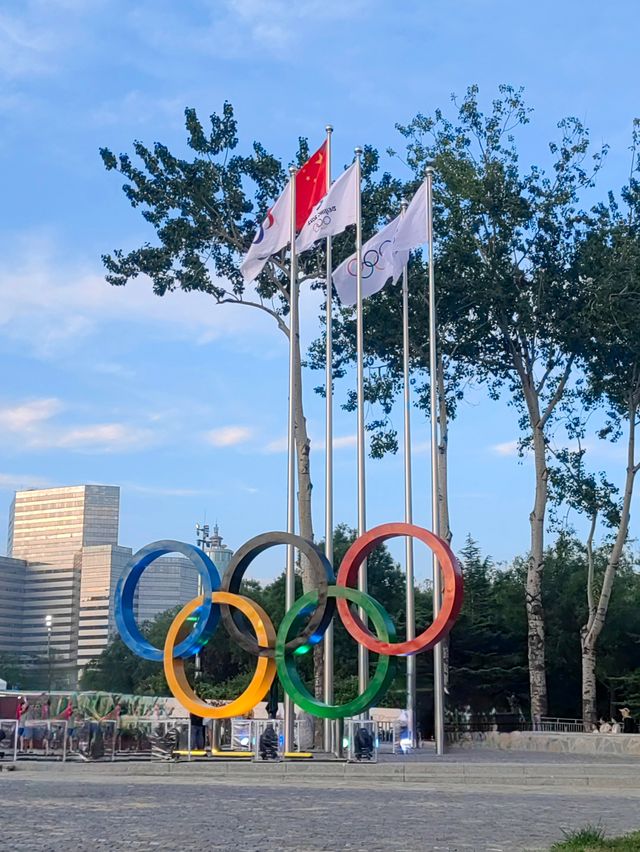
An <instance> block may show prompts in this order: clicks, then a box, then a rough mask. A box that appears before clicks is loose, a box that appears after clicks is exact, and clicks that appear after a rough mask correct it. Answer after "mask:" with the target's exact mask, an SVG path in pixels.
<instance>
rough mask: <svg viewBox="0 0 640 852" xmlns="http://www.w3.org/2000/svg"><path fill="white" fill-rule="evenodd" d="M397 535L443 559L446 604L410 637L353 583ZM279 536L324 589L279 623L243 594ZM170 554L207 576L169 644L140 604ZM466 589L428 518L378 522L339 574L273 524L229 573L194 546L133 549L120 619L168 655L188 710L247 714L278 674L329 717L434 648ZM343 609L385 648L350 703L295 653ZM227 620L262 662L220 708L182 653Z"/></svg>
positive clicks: (362, 700) (149, 654) (132, 644)
mask: <svg viewBox="0 0 640 852" xmlns="http://www.w3.org/2000/svg"><path fill="white" fill-rule="evenodd" d="M397 536H410V537H412V538H416V539H418V540H420V541H422V542H423V543H424V544H426V545H427V547H429V548H431V549H432V550H433V552H434V554H435V555H436V557H437V558H438V562H439V564H440V570H441V572H442V578H443V589H444V592H443V598H442V606H441V609H440V612H439V614H438V616H437V618H436V619H435V621H434V622H433V624H431V625H430V626H429V627H427V628H426V629H425V630H424V631H423V632H422V633H420V635H419V636H416V637H415V639H408V640H406V641H405V642H397V641H396V632H395V627H394V625H393V622H392V620H391V618H390V617H389V615H388V613H387V612H386V610H385V609H384V607H383V606H382V605H381V604H380V603H379V602H378V601H376V600H375V599H374V598H372V597H371V596H370V595H368V594H366V593H365V592H362V591H359V590H358V589H356V588H354V586H355V584H356V583H357V576H358V569H359V568H360V566H361V565H362V563H363V562H364V560H365V559H366V558H367V557H368V556H369V554H370V553H371V552H372V551H373V550H374V549H375V548H376V547H377V546H378V545H380V544H382V543H383V542H384V541H387V540H388V539H390V538H395V537H397ZM281 544H285V545H293V546H294V547H295V548H297V549H299V550H300V551H301V552H302V553H304V555H305V556H306V558H307V559H308V562H309V565H310V567H311V573H312V575H313V580H314V584H315V586H316V588H315V589H313V590H312V591H310V592H307V593H306V594H304V595H302V597H300V598H298V599H297V600H296V601H295V603H294V604H293V606H292V607H291V609H290V610H289V611H288V612H286V613H285V616H284V618H283V620H282V623H281V624H280V626H279V628H278V630H276V629H275V627H274V625H273V623H272V621H271V619H270V618H269V616H268V615H267V613H266V612H265V611H264V610H263V609H262V607H260V606H259V605H258V604H257V603H255V601H252V600H251V599H250V598H248V597H246V596H245V595H242V594H240V584H241V582H242V578H243V577H244V574H245V572H246V571H247V568H248V567H249V565H250V564H251V563H252V562H253V560H254V559H255V558H256V556H258V554H260V553H262V552H263V551H264V550H267V549H268V548H270V547H275V546H276V545H281ZM167 553H181V554H182V555H183V556H186V557H187V558H188V559H189V560H190V561H191V563H192V564H193V566H194V567H195V568H196V569H197V571H198V572H199V574H200V576H201V578H202V589H203V594H202V595H200V596H199V597H196V598H194V599H193V600H191V601H189V603H187V604H186V605H185V606H184V607H183V608H182V609H181V610H180V612H179V613H178V614H177V615H176V617H175V619H174V620H173V622H172V624H171V626H170V628H169V631H168V633H167V636H166V639H165V643H164V648H163V649H161V648H156V647H154V646H153V645H151V644H150V643H149V641H148V640H147V639H146V638H145V637H144V636H143V634H142V633H141V631H140V629H139V628H138V626H137V624H136V621H135V614H134V603H135V595H136V588H137V585H138V582H139V580H140V577H141V576H142V573H143V571H144V570H145V568H147V567H148V566H149V565H150V564H151V563H152V562H154V561H155V560H156V559H158V558H159V557H160V556H163V555H165V554H167ZM462 598H463V586H462V571H461V568H460V565H459V564H458V561H457V559H456V557H455V556H454V554H453V552H452V551H451V549H450V547H449V545H448V544H447V543H446V542H445V541H444V540H443V539H441V538H439V537H438V536H436V535H434V534H433V533H431V532H429V531H428V530H426V529H423V528H422V527H418V526H415V525H414V524H406V523H393V524H382V525H381V526H378V527H375V528H373V529H371V530H369V531H368V532H366V533H365V534H364V535H362V536H360V537H359V538H358V539H356V541H354V543H353V544H352V545H351V547H350V548H349V550H348V551H347V553H346V554H345V556H344V559H343V560H342V564H341V565H340V568H339V570H338V576H337V578H336V577H335V576H334V572H333V568H332V567H331V564H330V563H329V561H328V560H327V558H326V557H325V556H324V554H323V553H322V552H321V551H320V550H319V549H318V548H317V547H316V545H315V544H313V543H312V542H310V541H307V540H306V539H304V538H301V537H300V536H298V535H293V534H291V533H284V532H271V533H265V534H263V535H259V536H256V537H255V538H252V539H251V540H250V541H248V542H246V544H244V545H242V547H241V548H240V549H239V550H237V551H236V553H235V554H234V555H233V558H232V560H231V562H230V563H229V566H228V568H227V570H226V572H225V574H224V577H223V578H220V574H219V572H218V569H217V568H216V566H215V565H214V563H213V562H212V560H211V559H210V558H209V556H207V554H206V553H204V552H203V551H202V550H200V549H199V548H197V547H195V546H194V545H191V544H184V543H182V542H178V541H157V542H154V543H153V544H149V545H147V546H146V547H144V548H142V550H139V551H138V552H137V553H136V554H134V555H133V556H132V557H131V559H130V560H129V562H128V563H127V565H126V566H125V568H124V571H123V573H122V575H121V577H120V579H119V580H118V584H117V587H116V592H115V619H116V625H117V627H118V630H119V632H120V636H121V637H122V640H123V641H124V643H125V644H126V645H127V646H128V647H129V648H130V649H131V650H132V651H133V652H134V653H136V654H137V655H138V656H140V657H143V658H144V659H145V660H155V661H162V662H163V665H164V672H165V676H166V678H167V683H168V684H169V688H170V689H171V692H172V693H173V695H174V697H175V698H177V699H178V701H179V702H180V703H181V704H182V705H183V707H185V708H186V709H187V710H188V711H189V712H190V713H195V714H197V715H199V716H202V717H207V718H213V719H227V718H231V717H232V716H241V715H245V714H246V713H248V712H249V711H251V710H252V709H253V708H254V707H255V706H256V704H258V703H259V702H260V701H262V700H263V699H264V698H265V696H266V695H267V693H268V691H269V689H270V687H271V685H272V683H273V681H274V680H275V678H276V675H277V676H278V678H279V679H280V683H281V684H282V686H283V688H284V690H285V692H286V693H287V694H288V695H289V696H290V697H291V699H292V700H293V701H294V703H295V704H297V705H298V706H299V707H301V708H302V709H303V710H305V711H307V712H308V713H311V714H312V715H314V716H319V717H321V718H325V719H340V718H344V717H347V716H356V715H358V714H359V713H362V712H364V711H365V710H366V709H367V708H369V707H371V706H372V705H373V704H374V703H375V702H376V701H377V700H379V699H380V698H381V697H382V695H383V694H384V693H385V691H386V690H387V688H388V686H389V684H390V683H391V681H392V680H393V677H394V675H395V659H396V657H403V656H404V657H406V656H410V655H413V654H418V653H421V652H423V651H427V650H429V649H431V648H433V647H434V645H436V644H437V643H438V642H440V641H441V640H442V639H444V637H445V636H446V635H447V634H448V633H449V631H450V630H451V628H452V627H453V625H454V623H455V621H456V618H457V616H458V613H459V612H460V608H461V607H462ZM357 609H360V610H362V611H363V612H364V613H365V614H366V616H367V618H368V619H369V620H370V621H371V624H372V627H373V631H374V632H372V631H371V630H370V629H369V628H368V627H367V626H366V624H365V623H364V622H363V621H362V619H361V618H360V616H359V615H358V614H357ZM336 612H337V613H338V616H339V618H340V620H341V621H342V623H343V625H344V627H345V628H346V630H347V632H348V633H349V635H350V636H351V637H352V638H353V639H355V641H356V642H358V643H359V644H361V645H364V646H365V647H366V648H368V649H369V650H370V651H373V652H374V653H376V654H378V655H379V657H378V661H377V665H376V669H375V672H374V674H373V677H372V678H371V680H370V682H369V685H368V686H367V688H366V689H365V691H364V692H363V693H362V694H361V695H358V696H357V697H356V698H354V699H353V700H352V701H349V702H347V703H346V704H342V705H335V704H325V703H324V702H323V701H319V700H318V699H316V698H315V697H314V696H313V695H312V694H311V693H310V692H309V690H308V689H307V687H306V686H305V685H304V683H303V682H302V679H301V677H300V675H299V673H298V670H297V667H296V656H297V655H300V654H302V653H304V652H306V651H308V650H310V649H311V648H312V647H313V646H314V645H316V644H317V643H318V642H320V641H321V640H322V637H323V636H324V633H325V631H326V630H327V627H328V626H329V624H330V623H331V621H332V619H333V617H334V615H335V613H336ZM196 614H197V617H196V620H195V624H193V625H192V622H193V617H194V615H196ZM220 622H222V625H223V626H224V628H225V629H226V630H227V632H228V633H229V635H230V636H231V638H232V639H234V640H235V641H236V642H237V643H238V644H239V645H240V646H241V647H242V648H244V649H245V650H246V651H248V652H249V653H250V654H252V655H253V656H255V657H256V670H255V673H254V675H253V678H252V679H251V682H250V684H249V686H248V687H247V689H246V690H245V691H244V692H243V693H242V694H241V695H239V696H238V697H237V698H235V699H233V700H232V701H231V702H230V703H228V704H226V705H224V706H222V707H212V706H211V705H210V704H207V703H205V702H204V701H202V700H201V699H200V698H198V696H197V695H196V693H195V692H194V690H193V688H192V687H191V685H190V684H189V682H188V680H187V676H186V673H185V667H184V661H185V659H187V658H188V657H191V656H194V655H195V654H197V653H198V652H199V651H201V650H202V648H203V647H204V646H205V645H206V644H207V642H208V641H209V640H210V639H211V637H212V636H213V634H214V633H215V631H216V629H217V628H218V626H219V624H220ZM247 622H248V624H247ZM249 625H250V627H249Z"/></svg>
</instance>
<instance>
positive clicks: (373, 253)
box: [333, 216, 409, 305]
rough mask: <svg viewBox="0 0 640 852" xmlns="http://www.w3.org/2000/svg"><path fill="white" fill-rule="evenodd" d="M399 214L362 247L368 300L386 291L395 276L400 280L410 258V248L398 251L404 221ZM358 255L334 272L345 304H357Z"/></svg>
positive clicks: (364, 296)
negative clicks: (396, 240) (396, 243)
mask: <svg viewBox="0 0 640 852" xmlns="http://www.w3.org/2000/svg"><path fill="white" fill-rule="evenodd" d="M401 221H402V219H401V217H400V216H397V217H396V218H395V219H394V220H393V221H392V222H389V224H388V225H385V226H384V228H383V229H382V230H381V231H378V233H377V234H374V236H373V237H371V239H370V240H368V241H367V242H366V243H365V244H364V245H363V246H362V297H363V298H364V299H366V298H367V297H368V296H372V295H373V294H374V293H377V292H378V290H382V288H383V287H384V285H385V284H386V283H387V281H388V280H389V279H390V278H391V279H392V280H393V281H396V280H397V278H398V277H399V276H400V274H401V273H402V267H403V266H404V265H405V263H406V262H407V260H408V259H409V252H408V251H401V252H399V251H394V250H393V239H394V236H395V235H396V232H397V229H398V227H399V224H400V222H401ZM356 274H357V265H356V256H355V254H352V255H351V257H350V258H348V259H347V260H345V261H343V262H342V263H341V264H340V266H339V267H338V268H337V269H336V271H335V272H334V273H333V283H334V284H335V285H336V290H337V291H338V295H339V296H340V301H341V302H342V304H343V305H355V303H356Z"/></svg>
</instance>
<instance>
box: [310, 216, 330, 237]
mask: <svg viewBox="0 0 640 852" xmlns="http://www.w3.org/2000/svg"><path fill="white" fill-rule="evenodd" d="M330 224H331V216H326V215H325V216H323V217H322V218H318V219H316V221H315V222H314V223H313V230H314V231H315V232H316V233H317V232H318V231H319V230H320V229H321V228H326V227H327V225H330Z"/></svg>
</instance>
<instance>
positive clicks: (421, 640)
mask: <svg viewBox="0 0 640 852" xmlns="http://www.w3.org/2000/svg"><path fill="white" fill-rule="evenodd" d="M398 536H411V537H412V538H417V539H419V540H420V541H422V542H424V544H426V545H427V547H429V548H430V549H431V550H432V551H433V552H434V554H435V555H436V557H437V559H438V562H439V564H440V569H441V571H442V576H443V587H444V588H443V595H442V606H441V607H440V612H439V613H438V616H437V618H436V619H435V621H434V622H433V623H432V624H430V625H429V627H427V629H426V630H424V631H423V632H422V633H421V634H420V635H419V636H416V637H415V639H407V641H406V642H381V641H380V640H379V639H377V638H376V637H375V636H374V635H373V634H372V633H371V631H370V630H369V629H368V628H367V627H366V626H365V625H364V624H363V622H362V620H361V619H360V617H359V616H358V615H357V613H356V612H354V611H352V610H351V609H350V607H349V601H348V600H346V599H345V598H338V600H337V605H338V612H339V614H340V618H341V620H342V623H343V624H344V626H345V628H346V630H347V632H348V633H349V634H350V636H351V637H352V638H353V639H355V640H356V642H359V643H360V644H362V645H364V646H365V648H368V649H369V650H370V651H373V652H374V653H376V654H388V655H390V656H394V657H408V656H412V655H413V654H418V653H420V652H421V651H428V650H429V649H430V648H433V646H434V645H437V644H438V642H440V641H441V640H442V639H444V637H445V636H446V635H447V634H448V633H449V631H450V630H451V628H452V627H453V625H454V623H455V620H456V618H457V617H458V614H459V612H460V609H461V608H462V600H463V584H462V569H461V568H460V564H459V563H458V560H457V559H456V557H455V556H454V554H453V551H452V550H451V548H450V547H449V545H448V544H447V543H446V541H444V539H441V538H439V537H438V536H437V535H434V534H433V533H432V532H429V530H425V529H422V527H417V526H415V525H414V524H405V523H395V524H381V525H380V526H378V527H374V528H373V529H371V530H369V531H368V532H366V533H364V535H361V536H360V537H359V538H357V539H356V540H355V541H354V543H353V544H352V545H351V547H350V548H349V550H347V552H346V554H345V556H344V559H343V560H342V564H341V565H340V570H339V571H338V576H337V578H336V585H337V586H347V587H349V586H350V587H352V588H353V587H355V585H356V583H357V578H358V569H359V568H360V566H361V565H362V563H363V562H364V560H365V559H366V558H367V556H368V555H369V554H370V553H371V551H373V550H375V548H376V547H377V546H378V545H379V544H382V543H383V542H384V541H386V540H387V539H390V538H397V537H398Z"/></svg>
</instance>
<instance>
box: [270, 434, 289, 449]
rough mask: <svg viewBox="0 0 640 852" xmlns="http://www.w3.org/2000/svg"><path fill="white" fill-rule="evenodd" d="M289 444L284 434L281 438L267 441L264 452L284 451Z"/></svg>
mask: <svg viewBox="0 0 640 852" xmlns="http://www.w3.org/2000/svg"><path fill="white" fill-rule="evenodd" d="M288 446H289V442H288V440H287V436H286V435H285V436H284V437H282V438H274V440H273V441H269V443H268V444H267V445H266V446H265V448H264V452H265V453H286V452H287V448H288Z"/></svg>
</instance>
